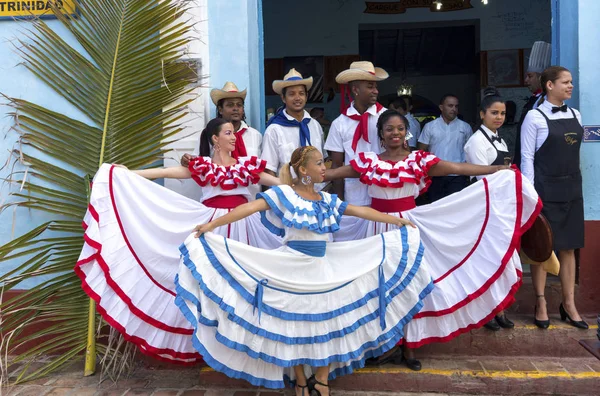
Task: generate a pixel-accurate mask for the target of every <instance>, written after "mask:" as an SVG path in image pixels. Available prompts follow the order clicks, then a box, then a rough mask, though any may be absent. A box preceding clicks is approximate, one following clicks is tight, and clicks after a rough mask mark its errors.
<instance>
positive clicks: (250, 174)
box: [188, 156, 267, 190]
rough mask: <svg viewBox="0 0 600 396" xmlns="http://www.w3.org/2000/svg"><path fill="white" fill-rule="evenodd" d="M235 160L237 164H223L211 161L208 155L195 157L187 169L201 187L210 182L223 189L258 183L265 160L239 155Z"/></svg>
mask: <svg viewBox="0 0 600 396" xmlns="http://www.w3.org/2000/svg"><path fill="white" fill-rule="evenodd" d="M237 161H238V162H237V164H234V165H231V166H223V165H217V164H215V163H213V162H212V160H211V159H210V157H196V158H193V159H192V160H191V161H190V163H189V165H188V169H189V170H190V172H191V173H192V179H194V180H195V181H196V183H198V184H199V185H200V186H202V187H204V186H207V185H209V184H210V185H211V186H213V187H216V186H219V187H221V188H222V189H223V190H233V189H234V188H237V187H239V186H242V187H248V186H249V185H250V184H258V182H259V181H260V173H262V172H263V171H264V170H265V168H266V166H267V162H266V161H264V160H261V159H259V158H258V157H256V156H251V157H240V158H238V160H237Z"/></svg>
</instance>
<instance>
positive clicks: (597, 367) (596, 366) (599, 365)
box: [587, 361, 600, 373]
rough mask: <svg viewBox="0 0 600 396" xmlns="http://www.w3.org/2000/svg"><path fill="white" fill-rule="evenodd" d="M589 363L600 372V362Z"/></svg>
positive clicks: (590, 366)
mask: <svg viewBox="0 0 600 396" xmlns="http://www.w3.org/2000/svg"><path fill="white" fill-rule="evenodd" d="M587 365H588V366H589V368H591V369H592V370H594V371H595V372H597V373H600V362H595V361H594V362H588V363H587Z"/></svg>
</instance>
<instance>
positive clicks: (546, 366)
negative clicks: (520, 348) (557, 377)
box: [532, 360, 567, 372]
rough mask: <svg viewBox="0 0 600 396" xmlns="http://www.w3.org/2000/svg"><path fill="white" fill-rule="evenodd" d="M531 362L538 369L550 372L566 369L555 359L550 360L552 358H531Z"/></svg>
mask: <svg viewBox="0 0 600 396" xmlns="http://www.w3.org/2000/svg"><path fill="white" fill-rule="evenodd" d="M532 363H533V365H534V366H535V367H536V368H537V369H538V370H539V371H550V372H561V371H562V372H565V371H567V370H565V368H564V367H563V365H562V364H560V363H559V362H557V361H552V360H539V361H535V360H532Z"/></svg>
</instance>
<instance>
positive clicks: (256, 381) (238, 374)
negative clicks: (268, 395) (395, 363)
mask: <svg viewBox="0 0 600 396" xmlns="http://www.w3.org/2000/svg"><path fill="white" fill-rule="evenodd" d="M413 268H414V267H413ZM417 269H418V267H417ZM415 271H416V269H415ZM175 284H176V289H177V293H178V294H177V297H176V298H175V304H176V305H177V306H178V307H179V309H180V310H181V312H182V313H183V315H184V316H185V317H186V319H188V321H190V323H191V324H192V326H193V327H194V335H193V336H192V344H193V345H194V347H195V348H196V349H197V350H198V351H199V352H200V354H201V355H202V357H203V359H204V360H205V361H206V363H207V364H208V365H210V366H211V367H212V368H213V369H215V370H217V371H220V372H222V373H224V374H225V375H227V376H229V377H231V378H240V379H244V380H246V381H248V382H250V383H251V384H252V385H255V386H264V387H267V388H283V387H284V385H285V383H284V381H283V380H284V379H285V378H283V379H282V381H273V380H267V379H264V378H258V377H255V376H252V375H250V374H248V373H245V372H242V371H237V370H233V369H231V368H229V367H227V366H225V365H223V364H222V363H220V362H219V361H217V360H216V359H214V358H213V357H212V356H211V355H210V354H209V353H208V351H207V350H206V348H205V347H204V345H202V343H201V342H200V340H199V339H198V337H197V336H196V334H197V332H198V330H199V329H198V327H199V326H198V324H200V325H203V326H209V327H214V326H215V322H216V321H210V320H208V319H206V318H204V317H202V316H201V315H200V318H199V319H196V317H195V316H194V315H193V313H192V312H191V311H190V310H189V308H188V306H187V304H186V303H185V301H184V300H183V298H185V296H186V295H187V296H192V295H191V294H190V293H189V292H187V291H185V289H183V288H182V287H181V285H180V284H179V278H178V277H176V278H175ZM433 288H434V284H433V282H430V283H429V284H428V285H427V287H426V288H425V289H423V290H422V291H421V293H420V294H419V302H418V303H417V304H415V306H414V307H413V308H412V309H411V310H410V311H409V312H408V313H407V314H406V315H405V316H404V318H402V319H401V320H400V321H399V322H398V323H397V324H396V325H395V326H394V327H393V328H392V329H391V330H390V331H388V332H386V333H385V334H382V335H381V336H379V337H378V338H377V339H376V340H373V341H369V342H367V343H365V344H363V345H362V346H361V347H360V348H359V349H357V350H356V351H353V352H349V353H345V354H343V355H332V356H330V357H328V358H325V359H307V358H300V359H294V360H283V359H279V358H276V357H274V356H271V355H267V354H265V353H261V352H256V351H253V350H252V349H250V348H249V347H248V346H246V345H242V344H239V343H236V342H234V341H231V340H229V339H228V338H226V337H224V336H223V335H221V334H220V333H219V332H218V330H217V331H215V337H216V340H217V341H218V342H220V343H221V344H223V345H225V346H227V347H229V348H231V349H234V350H237V351H239V352H243V353H246V354H247V355H248V356H250V357H252V358H254V359H261V360H263V361H265V362H267V363H271V364H275V365H277V366H279V367H292V366H296V365H299V364H308V365H311V366H314V367H319V366H326V365H328V364H330V363H333V362H347V361H349V360H352V359H356V358H357V357H359V356H362V357H361V359H359V360H354V361H352V362H351V363H350V364H348V365H346V366H344V367H339V368H337V369H336V370H334V371H332V372H330V373H329V379H330V380H332V379H334V378H336V377H338V376H341V375H346V374H350V373H352V372H353V371H354V370H355V369H358V368H361V367H364V364H365V360H366V359H369V358H372V357H377V356H380V355H381V354H383V353H385V352H387V351H388V350H390V349H391V348H393V347H394V346H395V345H396V344H397V343H398V342H399V341H400V339H401V338H402V337H403V336H404V331H403V329H404V326H405V325H406V324H407V323H408V322H409V321H410V320H411V319H412V318H413V316H414V315H416V314H417V313H418V312H419V311H420V310H421V308H422V307H423V299H424V298H425V297H426V296H427V295H428V294H429V293H431V291H432V290H433ZM181 292H183V293H181ZM192 297H193V296H192ZM194 299H195V298H194ZM198 312H199V313H200V311H198ZM217 325H218V323H217ZM385 340H388V341H387V342H386V343H385V344H383V345H381V346H380V347H378V348H376V349H373V350H367V349H370V348H373V347H374V346H375V345H378V344H379V343H381V342H383V341H385ZM284 377H285V376H284ZM288 380H289V378H288Z"/></svg>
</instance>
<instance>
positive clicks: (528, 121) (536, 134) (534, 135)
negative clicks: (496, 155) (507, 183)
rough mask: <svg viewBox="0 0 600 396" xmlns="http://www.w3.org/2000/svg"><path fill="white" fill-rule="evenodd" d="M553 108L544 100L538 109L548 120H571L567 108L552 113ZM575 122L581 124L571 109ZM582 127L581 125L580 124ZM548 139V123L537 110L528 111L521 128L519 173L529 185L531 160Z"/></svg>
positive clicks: (531, 178) (578, 114)
mask: <svg viewBox="0 0 600 396" xmlns="http://www.w3.org/2000/svg"><path fill="white" fill-rule="evenodd" d="M553 107H555V106H554V105H553V104H552V103H550V102H548V101H547V100H544V102H542V104H540V105H539V106H538V109H539V110H541V111H543V112H544V114H545V115H546V117H548V119H550V120H561V119H569V118H573V113H572V112H571V108H570V107H569V108H568V109H567V111H558V112H556V113H553V112H552V108H553ZM573 110H574V112H575V116H576V117H577V121H579V124H581V114H580V113H579V111H577V110H575V109H573ZM581 125H583V124H581ZM547 138H548V123H547V122H546V119H545V118H544V116H543V115H541V114H540V112H539V111H538V110H530V111H529V112H528V113H527V115H526V116H525V119H524V120H523V126H521V172H522V173H523V176H525V177H526V178H527V179H529V181H530V182H531V183H533V182H534V179H535V178H534V169H533V159H534V157H535V153H536V152H537V151H538V150H539V149H540V147H542V144H544V142H545V141H546V139H547Z"/></svg>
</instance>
